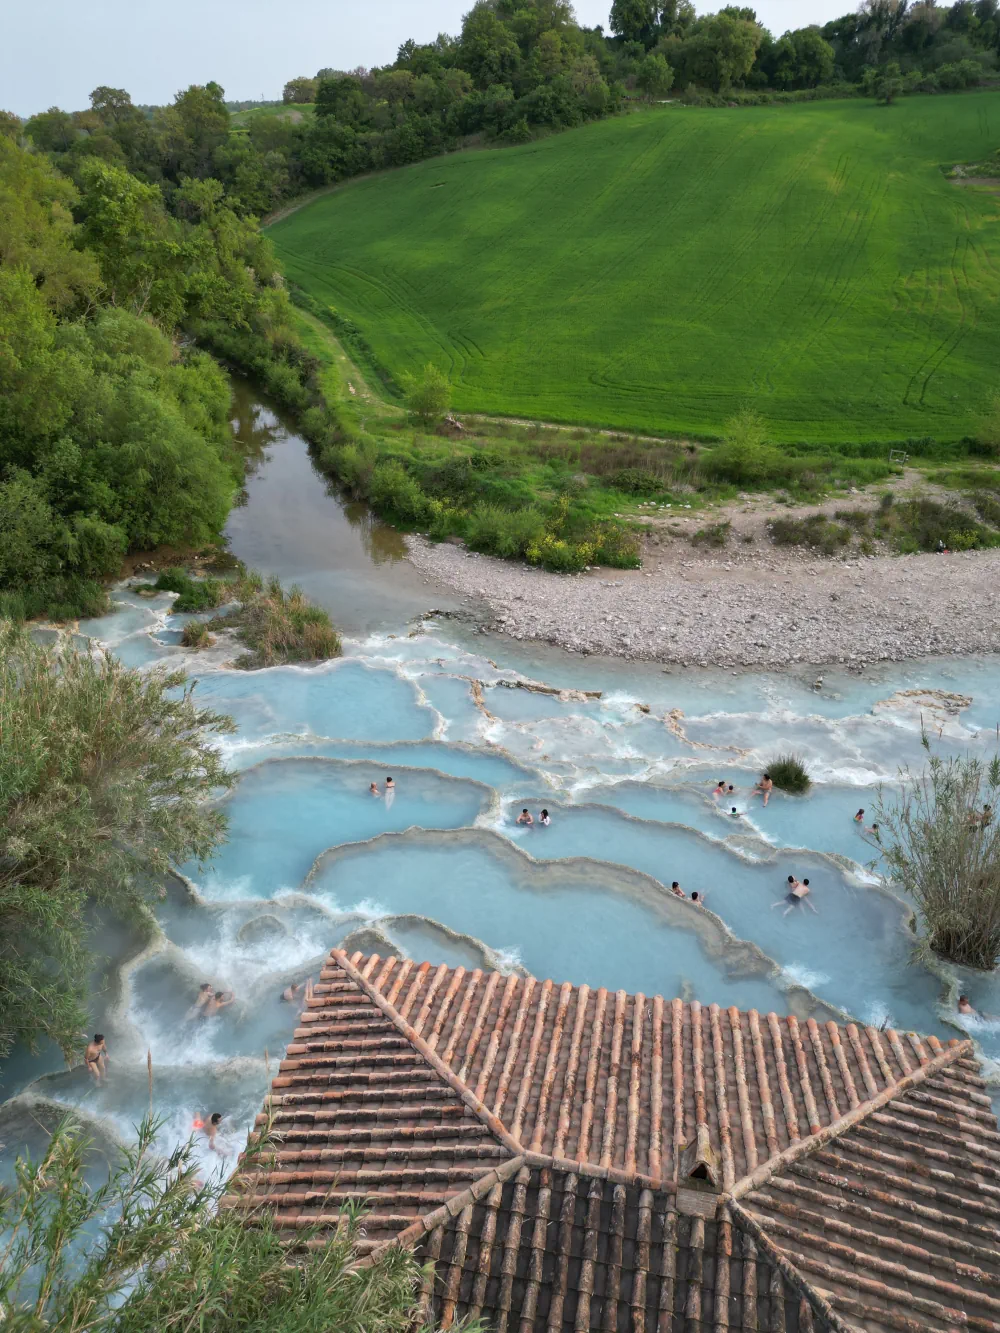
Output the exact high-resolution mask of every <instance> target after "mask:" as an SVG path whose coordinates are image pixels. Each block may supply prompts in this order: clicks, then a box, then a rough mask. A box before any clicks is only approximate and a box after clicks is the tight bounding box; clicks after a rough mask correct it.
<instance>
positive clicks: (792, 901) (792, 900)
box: [771, 875, 818, 916]
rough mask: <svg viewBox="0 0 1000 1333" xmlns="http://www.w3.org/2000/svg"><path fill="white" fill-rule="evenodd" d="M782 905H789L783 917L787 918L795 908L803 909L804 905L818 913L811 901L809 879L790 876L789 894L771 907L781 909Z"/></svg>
mask: <svg viewBox="0 0 1000 1333" xmlns="http://www.w3.org/2000/svg"><path fill="white" fill-rule="evenodd" d="M782 903H787V906H786V908H785V910H784V912H782V916H787V915H788V913H789V912H790V911H791V910H792V909H793V908H794V907H801V906H802V904H803V903H805V904H806V905H807V906H808V907H811V908H812V910H813V911H814V912H815V911H816V908H815V907H813V904H812V903H811V902H810V901H809V881H808V880H807V879H803V880H798V879H796V878H795V876H794V875H789V876H788V892H787V893H786V894H785V896H784V898H779V899H778V901H777V902H776V903H772V904H771V907H772V908H775V907H780V906H781V905H782ZM817 915H818V913H817Z"/></svg>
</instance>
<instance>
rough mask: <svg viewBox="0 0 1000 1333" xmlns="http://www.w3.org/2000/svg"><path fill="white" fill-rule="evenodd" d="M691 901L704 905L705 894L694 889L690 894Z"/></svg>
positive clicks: (700, 905)
mask: <svg viewBox="0 0 1000 1333" xmlns="http://www.w3.org/2000/svg"><path fill="white" fill-rule="evenodd" d="M691 901H692V902H693V903H697V904H698V906H699V907H704V906H705V895H704V894H703V893H699V892H698V890H697V889H695V890H694V892H693V893H692V894H691Z"/></svg>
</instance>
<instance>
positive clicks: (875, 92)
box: [862, 60, 904, 106]
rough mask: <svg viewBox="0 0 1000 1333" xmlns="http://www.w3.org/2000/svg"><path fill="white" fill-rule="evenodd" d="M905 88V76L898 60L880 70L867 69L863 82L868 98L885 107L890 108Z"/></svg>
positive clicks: (890, 62) (891, 61)
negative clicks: (901, 71)
mask: <svg viewBox="0 0 1000 1333" xmlns="http://www.w3.org/2000/svg"><path fill="white" fill-rule="evenodd" d="M903 86H904V85H903V76H902V74H901V73H900V70H899V62H898V61H896V60H890V61H889V63H888V64H887V65H882V66H881V67H879V68H878V69H871V68H869V69H866V70H865V73H864V78H863V80H862V87H863V88H864V90H865V92H866V93H867V94H868V96H869V97H874V98H875V100H876V101H877V102H882V103H883V104H884V105H885V106H890V105H891V104H892V103H893V102H894V101H895V100H896V98H897V97H899V96H901V95H902V92H903Z"/></svg>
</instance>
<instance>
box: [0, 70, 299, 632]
mask: <svg viewBox="0 0 1000 1333" xmlns="http://www.w3.org/2000/svg"><path fill="white" fill-rule="evenodd" d="M93 101H94V104H95V106H97V107H100V108H101V112H100V114H101V115H102V116H105V117H106V118H107V123H108V126H109V127H110V128H109V129H108V131H107V134H106V136H105V135H103V134H102V132H98V131H97V130H96V129H95V130H94V132H93V133H87V134H83V135H81V134H80V133H79V132H78V131H77V129H76V128H75V127H73V128H72V132H67V136H66V137H65V138H64V139H63V140H62V141H61V143H60V148H61V151H56V150H55V149H53V150H51V151H50V152H47V153H46V152H41V151H39V150H38V149H37V148H36V147H34V146H33V144H32V143H31V142H30V141H26V140H24V139H21V142H18V140H19V138H20V137H21V136H19V134H18V133H17V132H11V127H10V124H9V121H8V122H7V123H6V124H5V127H4V128H5V129H6V130H7V132H6V133H2V134H0V614H6V615H8V616H9V617H11V618H14V619H20V618H23V617H25V616H30V615H34V614H37V613H39V612H41V611H48V612H49V613H50V614H52V615H54V616H55V617H56V618H62V619H65V618H70V617H73V616H76V615H80V614H87V613H93V612H94V611H96V610H99V609H100V607H101V605H102V604H103V601H104V592H103V589H102V586H101V583H100V580H102V579H105V578H107V577H108V576H111V575H114V574H116V573H117V571H118V570H119V568H120V566H121V561H122V557H123V555H124V554H125V553H126V552H128V551H135V550H148V549H151V548H153V547H156V546H163V545H170V546H176V547H191V546H195V547H197V546H200V545H203V544H206V543H209V542H211V541H212V540H213V539H214V538H215V537H217V536H218V533H219V532H220V530H221V528H222V525H223V524H224V522H225V519H226V516H227V514H228V512H229V508H230V506H231V504H232V502H233V500H234V498H235V496H236V494H237V493H238V490H239V487H240V485H241V481H242V463H241V460H240V459H239V458H238V457H237V455H236V453H235V451H234V446H233V442H232V432H231V430H230V427H229V411H230V391H229V383H228V379H227V377H226V375H225V374H224V372H223V370H222V369H221V367H220V366H219V364H218V363H217V361H216V360H215V359H214V358H213V357H212V356H211V355H210V354H209V353H208V352H206V351H205V350H202V348H205V347H208V348H211V347H214V346H215V345H216V344H217V343H219V344H223V343H224V344H225V345H226V347H227V348H230V347H231V345H232V344H233V343H234V340H238V341H239V346H237V347H235V348H232V351H233V353H234V355H233V357H232V359H233V360H236V361H240V360H241V358H242V360H243V361H245V362H251V361H253V360H254V358H255V357H256V360H257V362H258V363H259V366H263V368H264V370H265V371H266V376H265V377H267V376H270V378H271V379H272V380H274V382H275V387H276V388H277V389H278V390H280V389H281V386H282V384H283V382H285V381H288V380H289V379H291V380H292V381H294V382H295V383H297V382H298V381H297V379H296V375H297V371H296V369H295V368H294V367H293V365H292V364H291V362H292V361H294V360H295V358H296V357H301V356H302V355H303V354H302V351H301V348H300V347H299V346H298V344H297V342H296V340H295V338H294V335H293V334H292V332H291V330H290V329H289V328H288V326H287V322H286V315H287V296H286V295H285V292H284V289H283V287H282V285H281V278H280V274H279V272H278V268H277V265H276V263H275V260H274V258H273V255H272V252H271V247H270V244H269V242H268V241H266V240H265V239H264V238H263V237H262V236H261V234H260V231H259V229H258V226H257V222H256V220H255V218H254V217H253V216H252V215H251V214H248V213H247V211H246V210H245V208H243V206H242V204H241V203H240V202H239V201H238V200H235V199H233V198H231V197H230V196H229V195H228V194H227V191H226V188H225V186H224V185H223V183H222V182H220V181H219V180H217V179H214V178H212V177H211V176H209V175H208V174H207V173H208V172H209V171H210V170H211V164H212V150H211V148H210V147H208V146H207V145H206V142H205V140H204V133H206V132H207V131H205V124H206V117H205V116H204V115H202V114H201V111H200V110H198V111H195V112H193V114H192V117H191V119H190V121H189V122H185V121H184V119H183V117H182V116H181V114H180V113H178V116H177V117H176V119H172V120H171V122H170V123H171V125H172V126H173V130H172V131H171V134H172V136H173V137H172V138H171V139H170V143H171V144H172V147H171V149H170V151H171V152H172V153H173V154H174V158H173V162H174V171H175V177H174V179H173V180H172V181H170V182H169V185H166V186H165V185H164V184H161V183H160V182H157V181H152V180H150V179H149V178H148V176H149V173H148V172H145V171H144V170H143V169H142V160H143V159H142V154H143V152H144V149H143V147H142V145H143V143H144V142H145V140H144V135H145V132H146V129H145V127H146V121H145V118H144V117H143V116H142V115H141V114H139V113H136V112H135V110H134V109H133V108H131V107H130V103H129V101H128V98H127V96H126V95H124V94H121V95H112V94H111V92H110V90H98V92H97V93H95V95H94V99H93ZM214 102H215V99H214V97H213V95H212V94H211V93H210V92H208V91H207V90H204V89H196V90H193V91H192V96H191V98H190V99H189V100H188V102H187V103H185V105H186V106H188V107H189V109H190V108H201V109H203V108H204V107H205V106H211V105H213V104H214ZM223 113H224V121H228V116H227V115H226V114H225V112H224V109H223ZM47 115H48V120H47V121H45V122H44V123H46V124H48V125H49V127H50V129H54V127H55V126H56V124H57V121H58V119H59V118H58V117H57V116H56V115H55V113H47ZM94 115H95V116H96V115H97V112H95V113H94ZM70 119H71V118H70ZM185 123H187V124H189V130H190V131H191V132H188V131H185V133H184V134H183V135H182V134H181V132H180V128H179V127H180V126H181V125H183V124H185ZM199 126H200V127H201V133H199V129H198V127H199ZM112 131H113V133H112ZM43 137H44V136H43ZM103 137H106V138H107V139H108V141H109V142H111V143H113V144H114V145H115V151H114V152H110V151H108V152H102V151H101V141H102V138H103ZM182 138H183V139H184V144H183V145H182V144H181V139H182ZM130 154H131V156H130ZM199 343H200V344H201V346H200V347H199V345H198V344H199Z"/></svg>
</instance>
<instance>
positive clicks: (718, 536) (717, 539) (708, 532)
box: [691, 522, 733, 547]
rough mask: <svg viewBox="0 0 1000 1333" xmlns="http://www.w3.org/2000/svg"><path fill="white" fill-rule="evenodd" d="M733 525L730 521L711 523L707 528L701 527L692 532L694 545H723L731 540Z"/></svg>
mask: <svg viewBox="0 0 1000 1333" xmlns="http://www.w3.org/2000/svg"><path fill="white" fill-rule="evenodd" d="M732 527H733V525H732V524H731V523H729V522H725V523H711V524H709V526H708V527H707V528H699V529H698V531H697V532H695V533H693V534H692V537H691V545H692V546H716V547H723V546H725V545H726V544H727V543H728V541H729V535H730V533H731V532H732Z"/></svg>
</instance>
